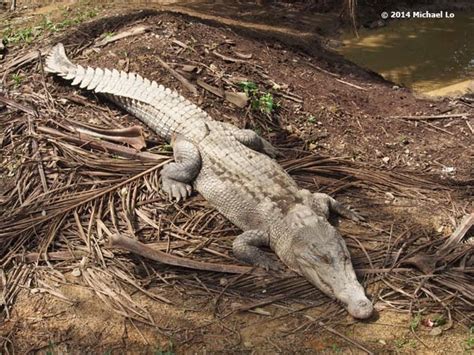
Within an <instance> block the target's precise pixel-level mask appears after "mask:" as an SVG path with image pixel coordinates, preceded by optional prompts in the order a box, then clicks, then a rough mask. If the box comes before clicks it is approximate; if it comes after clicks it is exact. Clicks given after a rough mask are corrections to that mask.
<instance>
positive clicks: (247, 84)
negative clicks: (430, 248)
mask: <svg viewBox="0 0 474 355" xmlns="http://www.w3.org/2000/svg"><path fill="white" fill-rule="evenodd" d="M239 85H240V87H241V88H242V90H244V92H245V93H246V94H247V96H248V97H252V96H255V95H257V94H258V87H257V84H255V83H254V82H252V81H242V82H240V84H239Z"/></svg>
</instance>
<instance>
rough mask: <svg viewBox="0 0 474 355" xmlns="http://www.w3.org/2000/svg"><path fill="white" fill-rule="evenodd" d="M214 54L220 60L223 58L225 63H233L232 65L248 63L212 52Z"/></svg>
mask: <svg viewBox="0 0 474 355" xmlns="http://www.w3.org/2000/svg"><path fill="white" fill-rule="evenodd" d="M212 54H214V55H215V56H216V57H219V58H221V59H222V60H224V61H226V62H231V63H247V61H246V60H243V59H237V58H232V57H228V56H226V55H224V54H220V53H219V52H218V51H212Z"/></svg>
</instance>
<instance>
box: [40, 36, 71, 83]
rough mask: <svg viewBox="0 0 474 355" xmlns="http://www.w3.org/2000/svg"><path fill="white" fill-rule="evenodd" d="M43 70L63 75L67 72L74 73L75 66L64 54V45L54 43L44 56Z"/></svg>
mask: <svg viewBox="0 0 474 355" xmlns="http://www.w3.org/2000/svg"><path fill="white" fill-rule="evenodd" d="M44 69H45V71H47V72H49V73H55V74H59V75H60V76H62V77H64V76H67V75H68V74H72V73H75V71H76V69H77V66H76V65H74V64H73V63H71V61H70V60H69V59H68V57H67V56H66V51H65V50H64V45H63V44H62V43H58V44H57V45H55V46H54V47H53V48H52V49H51V51H50V53H49V54H48V56H47V57H46V65H45V68H44Z"/></svg>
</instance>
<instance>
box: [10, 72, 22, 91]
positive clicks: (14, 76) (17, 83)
mask: <svg viewBox="0 0 474 355" xmlns="http://www.w3.org/2000/svg"><path fill="white" fill-rule="evenodd" d="M12 80H13V83H14V86H15V87H16V88H17V87H19V86H20V85H21V83H22V82H23V77H22V76H21V75H20V74H16V73H15V74H12Z"/></svg>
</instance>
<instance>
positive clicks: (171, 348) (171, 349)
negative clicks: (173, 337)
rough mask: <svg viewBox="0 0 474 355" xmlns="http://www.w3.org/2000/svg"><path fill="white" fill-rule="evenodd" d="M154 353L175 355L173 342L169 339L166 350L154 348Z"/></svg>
mask: <svg viewBox="0 0 474 355" xmlns="http://www.w3.org/2000/svg"><path fill="white" fill-rule="evenodd" d="M154 355H175V351H174V344H173V342H172V341H170V342H169V343H168V348H167V349H166V350H162V349H161V348H158V349H156V350H155V353H154Z"/></svg>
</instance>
